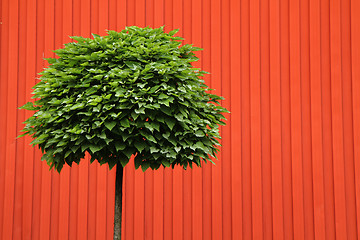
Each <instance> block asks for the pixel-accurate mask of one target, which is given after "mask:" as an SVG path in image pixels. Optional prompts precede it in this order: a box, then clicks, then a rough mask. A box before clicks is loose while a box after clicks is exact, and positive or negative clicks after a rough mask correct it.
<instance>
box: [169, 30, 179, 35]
mask: <svg viewBox="0 0 360 240" xmlns="http://www.w3.org/2000/svg"><path fill="white" fill-rule="evenodd" d="M179 30H180V29H174V30H172V31H170V32H169V35H170V36H174V35H175V34H176V33H177V32H179Z"/></svg>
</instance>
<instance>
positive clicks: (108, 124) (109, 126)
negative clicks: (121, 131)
mask: <svg viewBox="0 0 360 240" xmlns="http://www.w3.org/2000/svg"><path fill="white" fill-rule="evenodd" d="M115 125H116V122H114V121H112V122H105V127H107V129H109V130H110V131H111V130H112V129H113V128H114V127H115Z"/></svg>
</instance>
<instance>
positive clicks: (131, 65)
mask: <svg viewBox="0 0 360 240" xmlns="http://www.w3.org/2000/svg"><path fill="white" fill-rule="evenodd" d="M124 62H125V64H126V66H128V68H130V69H131V70H133V71H135V70H137V69H139V68H140V66H141V65H140V63H138V62H134V61H124Z"/></svg>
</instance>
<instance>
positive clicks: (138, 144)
mask: <svg viewBox="0 0 360 240" xmlns="http://www.w3.org/2000/svg"><path fill="white" fill-rule="evenodd" d="M134 145H135V147H136V148H137V150H138V151H139V152H142V150H144V148H145V147H146V143H145V142H135V143H134Z"/></svg>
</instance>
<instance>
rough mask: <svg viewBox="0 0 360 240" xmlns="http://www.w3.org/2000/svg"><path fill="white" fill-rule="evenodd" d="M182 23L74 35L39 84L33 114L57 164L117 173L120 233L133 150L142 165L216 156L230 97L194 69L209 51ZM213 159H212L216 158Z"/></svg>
mask: <svg viewBox="0 0 360 240" xmlns="http://www.w3.org/2000/svg"><path fill="white" fill-rule="evenodd" d="M176 32H177V30H174V31H171V32H170V33H165V32H164V30H163V28H162V27H161V28H157V29H152V28H149V27H146V28H139V27H135V26H132V27H127V28H126V29H125V30H123V31H121V32H115V31H108V35H106V36H99V35H95V34H93V37H94V38H93V39H90V38H83V37H71V38H72V39H74V40H75V41H76V42H70V43H67V44H65V47H64V48H62V49H57V50H55V51H54V52H55V53H56V55H57V56H58V57H57V58H49V59H47V61H48V62H49V66H48V67H47V68H46V69H45V70H44V71H43V72H41V73H40V82H39V83H38V84H36V85H35V86H34V88H33V89H34V91H33V94H34V96H33V98H35V99H36V100H35V101H34V103H32V102H28V103H26V104H25V105H24V106H22V107H21V108H22V109H26V110H33V111H35V113H34V114H33V116H31V117H30V118H29V119H27V120H26V121H25V123H26V125H25V127H24V129H23V130H22V131H23V132H24V134H23V135H21V136H24V135H27V134H28V135H31V137H32V138H33V141H32V144H33V145H38V146H39V148H40V149H41V150H42V152H43V156H42V160H46V161H47V163H48V165H49V166H50V169H51V168H55V169H56V170H57V171H58V172H60V171H61V169H62V167H63V165H64V164H65V163H66V164H68V165H70V166H71V165H72V163H73V162H75V163H79V162H80V160H81V159H82V158H84V156H85V153H86V152H88V153H89V155H90V156H91V162H93V161H94V160H97V161H98V162H99V163H100V164H104V163H107V164H108V165H109V167H110V169H111V168H113V167H114V166H115V165H116V166H117V171H116V178H117V180H116V200H115V204H116V207H115V231H114V232H115V234H114V239H120V231H121V195H122V175H123V167H125V166H126V164H127V163H128V162H129V159H130V158H131V156H135V158H134V163H135V168H139V167H141V168H142V170H143V171H145V170H146V169H148V168H151V169H158V168H159V167H161V166H163V167H170V166H171V167H174V166H175V165H181V166H182V167H183V168H184V169H186V168H187V167H188V166H190V167H192V165H193V164H195V165H197V166H201V161H204V162H207V161H210V162H212V160H211V157H216V153H217V152H218V146H219V145H220V144H219V142H218V139H220V135H219V129H218V128H219V125H224V124H225V123H224V122H223V121H222V120H223V119H224V116H223V113H224V112H228V111H227V110H226V109H225V108H223V107H221V106H220V104H219V101H220V100H221V99H223V98H222V97H219V96H217V95H213V94H211V93H209V91H210V90H212V89H209V88H208V87H207V86H206V85H205V84H204V81H203V80H202V79H201V77H202V76H203V74H205V73H206V72H204V71H201V70H200V69H196V68H193V67H192V65H191V62H194V61H197V60H198V58H197V57H196V56H195V54H194V53H193V52H194V51H198V50H201V49H200V48H197V47H193V46H192V45H188V44H187V45H181V41H182V40H183V39H182V38H180V37H174V34H176ZM212 163H213V162H212Z"/></svg>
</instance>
